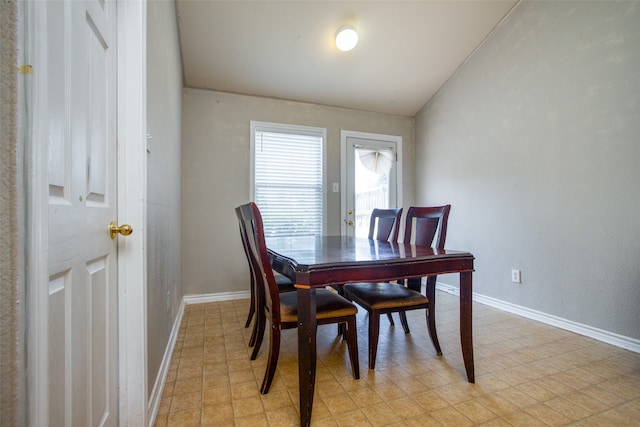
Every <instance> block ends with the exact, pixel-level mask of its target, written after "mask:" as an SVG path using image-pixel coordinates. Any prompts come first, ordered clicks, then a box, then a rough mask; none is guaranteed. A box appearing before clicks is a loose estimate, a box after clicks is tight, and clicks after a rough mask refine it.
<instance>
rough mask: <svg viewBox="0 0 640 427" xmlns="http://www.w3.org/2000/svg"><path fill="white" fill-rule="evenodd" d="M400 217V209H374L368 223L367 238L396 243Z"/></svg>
mask: <svg viewBox="0 0 640 427" xmlns="http://www.w3.org/2000/svg"><path fill="white" fill-rule="evenodd" d="M401 216H402V208H397V209H374V210H373V212H371V221H370V222H369V238H370V239H374V240H385V241H389V240H391V241H392V242H397V241H398V231H399V229H400V217H401Z"/></svg>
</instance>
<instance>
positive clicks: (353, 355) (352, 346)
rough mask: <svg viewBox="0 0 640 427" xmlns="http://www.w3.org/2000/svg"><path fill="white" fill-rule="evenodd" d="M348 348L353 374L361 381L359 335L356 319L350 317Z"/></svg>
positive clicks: (347, 328) (347, 330)
mask: <svg viewBox="0 0 640 427" xmlns="http://www.w3.org/2000/svg"><path fill="white" fill-rule="evenodd" d="M343 327H345V328H346V335H347V348H348V350H349V360H350V361H351V373H352V374H353V378H354V379H356V380H359V379H360V361H359V359H358V333H357V330H356V317H355V316H353V317H350V318H349V320H347V323H346V325H345V324H343Z"/></svg>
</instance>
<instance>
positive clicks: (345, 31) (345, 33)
mask: <svg viewBox="0 0 640 427" xmlns="http://www.w3.org/2000/svg"><path fill="white" fill-rule="evenodd" d="M357 44H358V33H356V30H354V29H353V27H351V26H348V25H346V26H344V27H340V28H338V31H337V32H336V46H337V47H338V49H340V50H341V51H343V52H347V51H349V50H351V49H353V48H354V47H356V45H357Z"/></svg>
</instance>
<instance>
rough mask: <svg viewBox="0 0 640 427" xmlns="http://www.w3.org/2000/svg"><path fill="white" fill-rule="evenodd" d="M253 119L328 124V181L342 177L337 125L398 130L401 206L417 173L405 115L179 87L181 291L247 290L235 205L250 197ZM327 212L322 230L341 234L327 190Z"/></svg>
mask: <svg viewBox="0 0 640 427" xmlns="http://www.w3.org/2000/svg"><path fill="white" fill-rule="evenodd" d="M251 120H257V121H264V122H275V123H286V124H294V125H305V126H317V127H324V128H326V129H327V169H326V173H327V176H326V177H325V179H326V183H332V182H340V131H341V130H351V131H359V132H370V133H381V134H387V135H399V136H402V139H403V156H404V162H403V163H404V165H403V167H404V170H403V174H404V188H403V200H404V203H405V204H406V205H409V204H411V203H412V202H413V198H414V173H415V172H414V164H413V159H414V149H413V120H412V119H410V118H407V117H401V116H391V115H386V114H378V113H368V112H363V111H356V110H349V109H344V108H336V107H327V106H321V105H314V104H305V103H298V102H291V101H282V100H274V99H268V98H259V97H251V96H243V95H234V94H228V93H221V92H214V91H205V90H196V89H185V90H184V98H183V134H182V135H183V138H182V139H183V145H182V170H183V187H182V188H183V205H182V206H183V208H182V209H183V210H182V218H183V240H182V246H183V264H182V269H183V270H182V271H183V275H182V277H183V283H184V293H185V295H198V294H208V293H220V292H238V291H248V290H249V286H248V283H249V281H248V280H249V279H248V277H249V276H248V267H247V261H246V258H244V253H243V251H242V246H241V243H240V235H239V232H238V223H237V219H236V217H235V211H234V209H235V207H236V206H238V205H240V204H242V203H246V202H248V201H249V183H250V181H249V150H250V142H249V123H250V121H251ZM326 188H327V189H330V188H331V186H330V185H327V187H326ZM327 217H328V218H327V229H328V230H327V231H328V234H340V193H333V192H331V191H328V192H327Z"/></svg>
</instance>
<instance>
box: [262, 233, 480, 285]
mask: <svg viewBox="0 0 640 427" xmlns="http://www.w3.org/2000/svg"><path fill="white" fill-rule="evenodd" d="M267 247H268V249H269V256H270V257H271V263H272V267H273V268H274V269H275V270H276V271H278V272H280V273H282V274H285V275H286V276H288V277H290V278H291V279H292V280H294V281H295V282H296V283H298V284H307V285H327V284H342V283H349V282H357V281H363V280H394V279H400V278H406V277H420V276H426V275H431V274H443V273H448V272H461V271H472V270H473V255H472V254H470V253H469V252H462V251H455V250H449V249H435V248H431V247H428V246H419V245H411V244H406V243H396V242H385V241H380V240H371V239H363V238H355V237H348V236H322V237H314V236H300V237H277V238H268V239H267Z"/></svg>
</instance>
